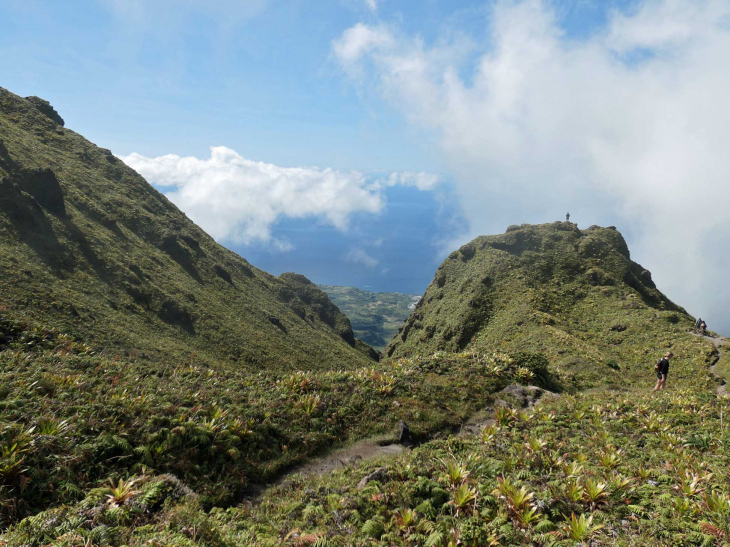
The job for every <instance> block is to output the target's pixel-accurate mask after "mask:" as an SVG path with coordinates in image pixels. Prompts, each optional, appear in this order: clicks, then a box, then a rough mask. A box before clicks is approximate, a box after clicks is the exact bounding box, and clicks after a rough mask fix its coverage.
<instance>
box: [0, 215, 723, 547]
mask: <svg viewBox="0 0 730 547" xmlns="http://www.w3.org/2000/svg"><path fill="white" fill-rule="evenodd" d="M518 233H520V234H521V235H518ZM510 234H511V235H510ZM476 241H478V242H480V241H481V242H489V243H488V244H484V245H480V247H479V248H477V247H476V246H475V247H474V251H473V252H472V251H471V250H470V248H469V246H467V247H466V248H462V250H460V251H459V252H458V253H455V255H454V257H452V258H451V259H449V260H447V261H446V262H445V264H444V266H442V268H440V270H439V271H438V272H437V276H436V280H435V281H434V284H433V285H432V286H431V287H429V290H428V291H427V292H426V300H425V301H424V303H422V304H421V305H420V306H419V307H418V309H417V310H416V311H415V312H414V314H413V315H412V316H411V318H410V319H409V324H411V327H410V329H408V330H406V329H407V327H408V324H407V325H406V328H404V329H403V331H402V333H401V334H403V333H406V336H405V337H401V339H400V341H398V340H396V342H395V343H394V344H391V346H390V348H394V349H393V351H391V353H393V354H401V355H400V356H398V357H392V358H390V359H385V360H381V361H380V362H378V363H372V364H371V365H369V366H366V367H354V368H351V369H335V370H314V371H308V372H297V373H293V374H292V373H291V372H289V373H277V372H268V371H267V372H266V373H259V374H250V373H247V372H246V371H245V369H243V368H242V367H239V366H237V365H234V364H219V365H217V366H215V367H206V366H203V365H201V364H199V363H189V362H181V363H177V364H175V365H172V366H167V367H162V368H161V367H159V366H157V365H156V363H150V362H149V361H145V360H139V359H137V358H136V356H134V355H133V352H132V353H131V354H130V355H129V356H128V357H121V358H118V357H112V356H111V355H107V354H106V353H104V354H102V355H93V354H92V352H91V351H90V348H88V347H87V346H85V345H83V344H81V343H78V342H73V341H72V340H71V339H70V338H69V337H67V336H64V335H60V334H58V333H57V332H54V331H50V330H48V329H45V328H43V327H39V326H37V325H32V324H29V323H27V322H24V321H23V320H22V319H18V318H17V317H14V315H13V314H14V312H13V310H2V309H0V313H2V314H3V315H4V316H5V319H3V320H2V321H0V374H1V375H2V377H1V382H0V385H2V386H3V388H2V397H3V400H2V401H0V430H1V431H2V432H3V433H2V437H0V442H1V443H2V444H1V445H0V449H1V451H0V473H1V474H0V517H1V518H2V519H3V520H4V524H6V525H7V524H10V525H11V526H10V528H9V530H8V531H7V532H6V533H5V534H4V535H3V536H1V537H0V541H2V542H6V543H7V544H8V545H10V546H18V547H19V546H21V545H23V546H25V545H32V546H36V545H38V546H40V545H53V546H58V547H60V546H67V545H88V544H91V545H97V544H98V545H107V544H108V545H115V546H122V545H130V546H132V545H139V546H142V545H176V546H177V545H179V546H190V545H204V546H210V547H222V546H226V547H228V546H230V547H233V546H234V545H260V546H272V547H273V546H281V545H291V546H294V545H297V546H301V545H314V544H319V545H334V546H342V547H344V546H351V545H355V546H357V545H363V546H365V545H382V546H386V545H400V546H410V545H422V544H423V545H425V544H428V545H434V546H436V545H438V546H444V547H446V546H448V545H449V542H451V544H452V545H459V544H461V545H493V546H494V545H505V546H506V545H546V546H553V547H557V546H565V547H567V546H569V545H570V546H573V545H575V544H576V543H579V544H580V542H581V541H583V542H585V543H588V542H589V541H594V542H596V543H595V544H597V545H598V544H616V545H623V546H629V545H649V544H651V545H666V546H670V545H672V546H673V545H702V544H704V545H712V544H713V542H716V541H720V540H722V539H723V538H724V537H728V536H727V535H728V534H730V528H729V527H728V525H727V522H729V520H728V518H730V498H729V497H728V495H727V489H726V486H725V485H724V482H723V477H724V476H726V474H727V472H728V471H729V469H728V463H727V458H725V457H724V451H725V448H726V446H727V444H728V443H730V432H728V431H727V428H725V427H724V426H722V424H723V423H724V422H723V418H722V416H723V408H724V403H723V402H722V400H721V399H718V398H717V396H716V394H715V391H714V390H715V387H716V383H715V380H714V379H713V378H712V376H711V375H710V373H709V372H708V367H709V365H710V364H711V363H712V362H714V360H715V358H717V357H718V355H719V354H718V350H717V349H716V348H715V347H714V346H713V344H712V343H710V342H709V341H707V340H704V339H701V338H699V337H696V336H692V335H691V334H689V333H687V332H684V331H685V330H686V328H687V327H688V326H689V325H690V324H691V318H689V317H688V316H687V315H686V314H685V313H684V312H683V311H682V310H681V309H680V308H678V307H677V306H676V305H674V304H672V303H671V302H670V301H668V300H667V299H666V297H664V296H663V295H662V294H661V293H660V292H658V291H657V290H656V289H655V288H654V287H653V286H651V282H650V277H649V275H648V274H647V273H644V270H643V269H640V267H639V266H638V265H635V264H633V263H631V262H630V260H629V258H628V249H626V247H625V244H623V239H622V238H621V237H620V235H619V234H618V232H616V231H615V230H612V229H602V228H593V229H589V230H586V231H584V232H579V231H578V230H577V229H576V228H575V227H574V226H569V225H546V226H523V227H520V228H518V229H512V230H510V231H509V232H508V234H507V235H506V236H495V237H493V238H479V239H478V240H476ZM500 247H503V248H507V249H510V250H511V251H512V252H507V251H503V250H502V249H500ZM497 251H499V253H504V254H499V253H498V252H497ZM462 257H463V258H462ZM631 276H633V278H632V277H631ZM637 276H639V277H640V278H641V279H642V281H641V282H638V281H637V280H636V279H637ZM281 278H282V282H285V283H286V286H287V287H288V288H289V290H288V291H287V292H286V297H282V301H285V302H288V303H289V305H290V306H291V308H292V309H293V310H294V311H295V313H296V314H299V315H298V316H303V317H304V318H305V320H307V317H308V314H316V315H317V317H318V318H319V320H320V321H322V322H323V323H324V324H327V325H328V328H329V329H330V330H332V331H333V332H338V331H339V332H340V335H339V336H340V337H342V336H341V335H342V334H343V333H344V334H346V332H345V330H346V325H347V323H345V322H344V321H343V320H342V319H341V318H340V317H339V316H338V315H337V312H335V308H334V307H333V306H332V304H331V302H329V300H327V299H326V297H325V296H324V294H323V293H322V292H321V291H319V289H317V288H316V287H315V286H314V285H312V284H311V283H309V282H308V281H307V280H306V279H304V278H302V277H301V276H297V275H295V274H284V275H282V276H281ZM485 278H488V280H489V281H488V282H486V283H485V282H484V281H485ZM473 279H476V280H478V282H479V283H480V285H481V286H484V287H486V288H487V289H488V290H486V291H483V292H479V290H477V289H478V286H477V287H475V286H474V285H473V284H472V283H471V281H470V280H473ZM450 283H451V284H453V285H454V286H455V287H454V288H453V290H449V291H446V290H445V291H442V292H441V293H434V292H433V291H432V289H434V287H437V288H439V289H445V288H447V287H449V284H450ZM513 283H514V284H513ZM439 285H440V287H439ZM459 287H463V290H461V291H460V290H458V288H459ZM510 288H511V290H509V289H510ZM512 291H514V292H512ZM438 294H441V297H440V298H437V295H438ZM480 295H481V296H480ZM431 296H433V297H434V298H431V300H430V301H429V300H428V298H429V297H431ZM434 303H440V304H441V305H442V306H443V307H441V308H436V309H437V310H439V311H436V310H434V309H433V307H429V306H432V305H433V304H434ZM480 309H481V310H482V312H483V313H482V314H479V313H478V311H479V310H480ZM419 312H421V316H420V318H418V319H417V320H418V321H422V322H423V324H424V325H425V327H424V328H419V327H417V326H415V324H413V323H412V321H413V320H414V315H416V314H418V313H419ZM427 312H429V313H427ZM431 312H433V314H434V315H436V316H442V317H443V319H442V321H443V322H444V325H441V323H440V321H439V320H437V319H434V318H433V317H432V314H431ZM477 319H480V320H479V321H477ZM431 325H433V326H434V329H433V335H432V336H431V338H428V337H427V338H425V339H423V340H418V339H417V338H415V335H416V334H419V335H422V334H423V333H424V332H425V331H426V328H428V327H429V326H431ZM464 325H466V326H467V327H469V326H471V327H470V328H472V330H471V331H470V333H471V334H470V338H469V340H468V341H466V343H462V342H463V340H464V339H465V337H462V336H461V335H460V336H459V340H462V342H460V343H459V344H457V345H449V344H452V339H453V338H454V335H449V334H448V330H447V329H448V328H449V327H450V328H451V329H452V330H455V331H456V330H457V329H461V331H460V332H461V333H464V332H467V331H466V330H464V329H465V328H466V327H465V326H464ZM473 325H477V326H476V327H473ZM342 329H345V330H342ZM568 330H570V331H571V332H568ZM408 333H410V334H408ZM436 334H438V336H436ZM412 335H413V336H414V337H412ZM621 337H622V338H621ZM348 347H349V346H348ZM666 348H671V349H672V351H673V352H674V353H675V359H674V360H673V361H672V365H671V369H670V383H669V391H668V392H663V393H659V394H656V395H653V396H652V395H650V394H649V389H650V388H651V386H652V384H653V382H654V379H655V375H654V373H653V361H654V359H655V358H656V357H657V356H658V355H659V354H661V353H663V352H664V351H665V350H666ZM505 350H509V353H506V352H505ZM519 350H531V351H528V352H525V351H519ZM727 355H730V354H728V353H727V352H725V351H723V352H722V354H721V357H722V360H721V362H720V365H719V366H718V368H717V370H726V369H727V364H726V362H725V361H727ZM514 383H522V384H524V385H528V384H538V385H542V386H543V387H545V386H548V385H551V386H555V387H554V389H559V388H560V384H562V385H563V386H564V387H566V388H567V390H566V391H571V392H573V394H568V393H564V394H563V395H561V396H558V397H557V398H550V397H544V399H546V400H547V401H546V402H544V403H542V404H541V405H540V406H538V407H537V408H523V407H522V405H521V404H520V400H519V398H517V397H516V396H515V395H514V393H515V390H514V388H510V389H508V390H506V392H500V390H502V389H503V388H505V387H506V386H508V385H509V384H514ZM583 387H594V388H596V389H592V390H590V391H588V392H581V391H578V388H583ZM517 390H518V391H519V388H517ZM542 400H543V399H541V401H542ZM477 412H478V414H477V416H481V418H480V420H482V422H481V423H482V424H487V425H486V427H485V428H484V429H483V430H482V431H481V432H480V431H478V430H477V431H476V435H472V434H471V433H469V431H474V428H471V429H470V428H466V431H467V433H466V435H465V436H459V437H457V436H454V435H449V434H448V433H445V432H448V431H449V430H450V431H452V432H453V431H454V429H452V428H453V427H454V426H458V425H459V424H463V423H466V422H467V421H468V420H469V417H470V416H473V415H474V414H475V413H477ZM488 416H493V418H494V420H495V424H494V425H493V426H491V425H488V424H489V422H486V417H488ZM399 420H405V421H406V422H407V423H408V424H409V425H410V426H411V429H412V432H413V436H414V437H415V439H416V440H418V439H428V438H429V437H430V436H431V435H432V434H433V433H434V432H436V431H440V432H441V433H440V434H441V438H440V439H437V440H432V441H429V442H425V443H424V444H422V445H421V446H420V447H418V448H416V449H414V450H413V451H409V452H406V453H405V454H403V455H402V456H400V457H397V458H394V459H389V460H382V461H378V460H366V461H362V462H360V463H357V462H354V463H353V462H350V461H348V462H341V463H342V466H343V468H342V470H341V471H336V472H334V473H332V474H331V475H328V476H325V477H322V478H316V477H315V478H306V479H305V478H297V477H296V476H294V477H288V478H287V480H285V481H284V482H283V483H281V484H280V485H278V486H276V487H274V488H272V489H270V490H268V491H266V492H265V493H264V494H263V496H262V497H261V498H260V502H261V503H260V504H253V505H251V504H249V503H245V502H244V503H242V504H240V505H237V502H238V501H240V500H241V495H242V493H243V492H244V491H245V489H246V486H247V485H248V484H250V483H251V482H256V481H259V480H267V479H271V478H273V477H276V476H277V474H278V473H279V472H281V471H282V470H283V469H285V468H286V466H288V465H292V464H295V463H297V462H301V461H302V460H303V459H304V458H306V457H309V456H311V455H312V454H314V453H316V452H317V451H319V450H322V449H324V448H327V447H331V446H333V445H334V444H335V443H338V442H341V441H343V440H348V439H349V440H353V439H358V438H361V437H363V436H364V435H369V434H380V435H382V437H381V438H382V439H383V440H384V441H387V440H388V439H390V438H392V437H391V436H390V435H388V433H389V432H392V431H393V430H394V429H395V426H396V424H397V423H398V421H399ZM391 435H392V433H391ZM381 467H382V468H381ZM378 469H379V471H378V472H377V473H376V474H375V475H370V473H371V472H373V471H376V470H378ZM368 475H370V479H371V480H370V482H368V483H367V484H365V483H363V484H360V482H361V481H362V479H363V478H364V477H366V476H368ZM39 511H40V513H38V514H37V515H33V514H34V513H37V512H39ZM28 514H31V515H33V516H29V517H27V518H25V519H23V520H21V519H22V517H24V516H26V515H28ZM573 514H575V515H576V516H575V518H573V517H572V515H573ZM590 519H592V520H590ZM589 521H590V523H591V524H590V525H587V526H582V524H587V523H588V522H589Z"/></svg>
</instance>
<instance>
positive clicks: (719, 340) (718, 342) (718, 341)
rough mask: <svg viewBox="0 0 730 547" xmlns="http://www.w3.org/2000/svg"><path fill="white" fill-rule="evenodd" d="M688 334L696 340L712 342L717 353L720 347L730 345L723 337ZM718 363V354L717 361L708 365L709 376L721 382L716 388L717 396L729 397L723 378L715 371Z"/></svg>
mask: <svg viewBox="0 0 730 547" xmlns="http://www.w3.org/2000/svg"><path fill="white" fill-rule="evenodd" d="M690 334H691V335H692V336H697V337H698V338H704V339H705V340H709V341H710V342H712V343H713V344H714V345H715V347H716V348H717V349H718V352H719V350H720V348H721V347H722V346H727V345H728V344H730V340H728V339H727V338H725V337H724V336H719V335H718V336H707V335H705V336H702V335H700V334H695V333H694V332H690ZM719 362H720V355H719V353H718V356H717V359H715V362H714V363H712V365H710V374H712V375H713V376H714V377H715V378H717V379H718V380H720V382H721V383H720V385H719V386H717V389H716V391H717V394H718V395H719V396H720V397H730V395H729V394H728V393H727V380H726V379H725V378H724V377H722V376H720V375H719V374H718V373H717V370H716V369H717V363H719Z"/></svg>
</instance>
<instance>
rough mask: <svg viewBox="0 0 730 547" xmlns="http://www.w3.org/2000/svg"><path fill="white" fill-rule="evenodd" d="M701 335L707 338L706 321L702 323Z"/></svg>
mask: <svg viewBox="0 0 730 547" xmlns="http://www.w3.org/2000/svg"><path fill="white" fill-rule="evenodd" d="M700 334H701V335H702V336H707V323H705V321H704V320H703V321H702V323H700Z"/></svg>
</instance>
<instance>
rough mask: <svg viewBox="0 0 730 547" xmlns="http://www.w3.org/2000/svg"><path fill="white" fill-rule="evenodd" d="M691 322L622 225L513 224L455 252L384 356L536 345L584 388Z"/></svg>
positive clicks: (625, 367) (613, 376) (612, 376)
mask: <svg viewBox="0 0 730 547" xmlns="http://www.w3.org/2000/svg"><path fill="white" fill-rule="evenodd" d="M691 325H692V318H691V317H690V316H689V315H688V314H687V313H686V312H685V311H684V309H682V308H681V307H679V306H677V305H676V304H674V303H673V302H672V301H671V300H670V299H669V298H667V297H666V296H665V295H664V294H663V293H662V292H661V291H659V290H658V289H657V288H656V285H655V284H654V282H653V281H652V277H651V273H650V272H649V271H648V270H647V269H646V268H644V267H643V266H641V265H639V264H637V263H636V262H633V261H632V260H631V255H630V253H629V249H628V246H627V245H626V241H625V240H624V238H623V237H622V236H621V234H620V233H619V231H618V230H616V228H614V227H608V228H602V227H599V226H591V227H590V228H587V229H584V230H580V229H579V228H578V227H577V226H576V225H575V224H572V223H568V222H555V223H552V224H542V225H522V226H510V227H509V228H508V229H507V232H506V233H504V234H502V235H496V236H481V237H478V238H476V239H475V240H473V241H471V242H470V243H468V244H466V245H464V246H463V247H461V248H460V249H459V250H457V251H454V252H453V253H451V254H450V255H449V256H448V258H447V259H446V260H445V261H444V262H443V263H442V264H441V266H440V267H439V268H438V269H437V270H436V274H435V276H434V279H433V281H432V283H431V284H430V285H429V287H428V288H427V289H426V292H425V294H424V295H423V298H422V299H421V301H420V302H419V304H418V306H417V307H416V309H415V310H414V312H413V313H412V314H411V316H410V317H409V318H408V320H407V321H406V322H405V324H404V325H403V327H402V329H401V330H400V332H399V334H398V335H396V336H395V337H394V338H393V340H392V341H391V342H390V344H389V345H388V347H387V348H386V354H387V355H388V356H389V357H402V356H416V355H429V354H432V353H434V352H438V351H449V352H458V351H463V350H464V349H466V348H473V347H480V348H500V349H504V350H507V351H524V350H529V351H534V352H540V353H544V354H545V355H546V356H547V357H548V358H549V359H550V361H551V362H552V363H553V366H554V367H555V368H556V370H560V371H561V372H562V373H563V374H564V375H565V376H566V377H569V378H570V380H571V381H572V382H574V383H575V384H576V385H582V386H583V387H587V386H589V385H592V384H595V383H600V384H605V383H606V382H608V383H609V384H610V383H611V382H614V381H615V382H620V381H621V377H622V375H625V374H626V373H627V372H630V371H631V370H633V368H634V367H641V366H642V365H644V364H645V361H644V359H649V357H648V356H647V357H643V355H644V354H645V352H649V351H650V350H651V349H652V348H656V347H660V348H661V347H665V346H667V345H668V344H671V339H672V337H673V336H675V335H676V334H677V333H679V332H683V331H685V330H686V329H688V328H689V327H690V326H691ZM621 371H623V372H621Z"/></svg>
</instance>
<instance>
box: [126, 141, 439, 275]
mask: <svg viewBox="0 0 730 547" xmlns="http://www.w3.org/2000/svg"><path fill="white" fill-rule="evenodd" d="M210 151H211V155H210V158H208V159H199V158H195V157H185V158H183V157H180V156H176V155H173V154H169V155H165V156H160V157H155V158H149V157H145V156H142V155H140V154H137V153H133V154H130V155H129V156H123V157H121V159H122V161H124V162H125V163H126V164H127V165H129V166H130V167H132V168H133V169H135V170H136V171H137V172H139V173H140V174H141V175H142V176H144V177H145V178H146V179H147V180H148V181H149V182H151V183H152V184H154V185H156V186H158V187H161V188H162V189H163V190H164V191H165V195H166V196H167V197H168V198H169V199H170V201H172V202H173V203H174V204H175V205H177V206H178V207H179V208H180V209H181V210H183V211H184V212H185V213H186V214H187V215H188V216H189V217H190V218H191V219H192V220H193V221H194V222H196V223H197V224H199V225H200V226H201V227H202V228H203V229H204V230H206V231H207V232H208V233H209V234H210V235H211V236H213V237H214V238H215V239H216V240H219V241H231V242H235V243H240V244H245V245H249V244H252V243H265V244H269V245H271V246H272V247H273V248H274V249H277V250H282V251H285V250H288V249H290V248H291V244H290V243H289V242H288V241H286V240H284V239H280V238H277V237H275V236H274V235H273V232H272V230H273V228H274V226H275V225H276V223H277V222H278V221H279V220H281V219H282V218H284V217H287V218H314V219H316V220H320V221H322V222H325V223H327V224H330V225H332V226H334V227H335V228H337V229H339V230H342V231H346V230H347V229H348V227H349V225H350V222H351V219H352V217H353V216H354V215H356V214H358V213H363V214H378V213H380V212H381V211H383V209H384V207H385V206H386V199H385V195H384V190H385V188H386V187H388V186H392V185H394V184H400V185H405V186H415V187H417V188H418V189H419V190H431V189H433V188H434V186H435V185H436V184H437V183H438V181H439V179H438V176H436V175H432V174H429V173H412V172H404V173H392V174H390V175H389V176H388V177H382V176H380V177H369V176H366V175H365V174H363V173H360V172H357V171H351V172H342V171H337V170H333V169H328V168H325V169H321V168H318V167H279V166H277V165H272V164H270V163H263V162H257V161H252V160H248V159H245V158H243V157H242V156H241V155H239V154H238V153H237V152H235V151H234V150H231V149H230V148H226V147H225V146H215V147H211V149H210ZM367 259H370V260H374V259H372V258H370V257H369V256H367V255H366V254H365V253H364V252H363V254H362V255H353V256H352V257H350V260H355V261H358V262H359V263H361V264H364V265H366V266H369V267H371V266H370V264H371V263H370V262H368V260H367ZM375 264H377V261H375V263H374V264H373V266H374V265H375Z"/></svg>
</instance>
